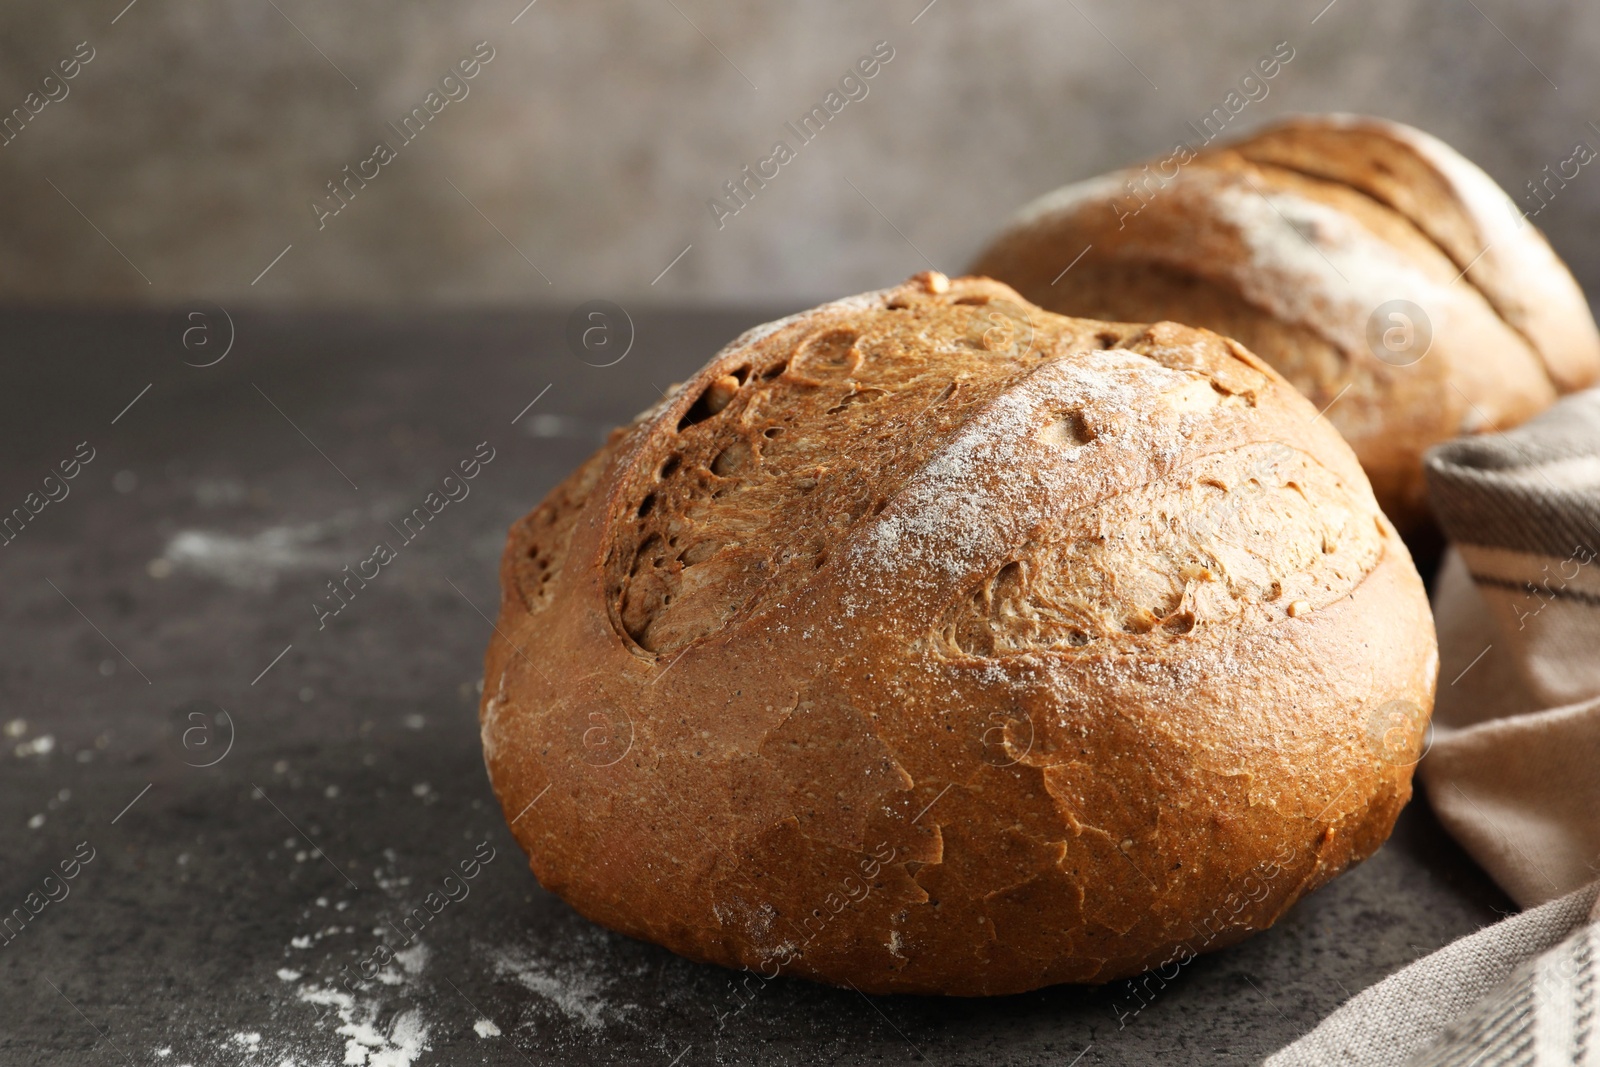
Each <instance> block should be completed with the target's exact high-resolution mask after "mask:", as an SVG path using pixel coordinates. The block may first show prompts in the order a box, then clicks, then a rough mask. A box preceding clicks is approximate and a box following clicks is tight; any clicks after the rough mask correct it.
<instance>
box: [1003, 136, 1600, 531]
mask: <svg viewBox="0 0 1600 1067" xmlns="http://www.w3.org/2000/svg"><path fill="white" fill-rule="evenodd" d="M1173 172H1175V173H1173ZM1129 183H1132V184H1131V185H1130V184H1129ZM1135 188H1137V189H1138V191H1137V192H1136V191H1134V190H1135ZM1141 202H1143V206H1142V207H1141ZM1086 246H1087V247H1088V250H1087V251H1085V252H1084V253H1083V258H1082V259H1081V260H1080V261H1076V262H1075V264H1074V265H1073V267H1072V269H1071V271H1070V272H1069V273H1067V274H1066V275H1065V276H1063V275H1062V268H1063V267H1064V266H1066V265H1067V263H1068V262H1069V261H1072V260H1073V257H1074V256H1076V255H1078V253H1079V251H1080V250H1083V249H1085V247H1086ZM973 271H974V272H975V273H980V274H987V275H990V276H992V277H995V278H998V279H1000V280H1001V281H1004V282H1006V283H1008V284H1010V285H1013V286H1015V287H1016V288H1017V290H1018V291H1019V292H1020V293H1022V294H1023V295H1024V296H1025V297H1027V298H1028V299H1030V300H1034V301H1037V302H1038V303H1040V304H1041V305H1042V306H1044V307H1047V308H1050V309H1051V310H1053V311H1058V312H1061V313H1063V314H1069V315H1087V316H1093V317H1097V318H1112V319H1122V320H1135V321H1149V320H1152V319H1162V318H1165V319H1173V320H1176V321H1180V322H1185V323H1189V324H1191V325H1195V326H1203V327H1206V328H1208V329H1213V330H1216V331H1218V332H1219V333H1222V334H1225V335H1227V336H1229V337H1233V338H1235V339H1237V340H1239V341H1240V342H1242V343H1243V344H1245V345H1246V346H1247V347H1249V348H1250V349H1251V350H1252V351H1254V352H1256V353H1257V354H1259V355H1260V356H1261V357H1262V358H1263V359H1265V360H1266V361H1267V362H1268V363H1270V364H1272V366H1273V367H1275V368H1276V369H1277V370H1278V371H1279V372H1281V373H1282V374H1283V375H1284V376H1285V377H1286V378H1288V379H1289V381H1291V382H1292V383H1293V384H1294V385H1295V386H1296V388H1298V389H1300V390H1301V391H1302V392H1303V393H1305V395H1306V396H1308V397H1309V398H1310V399H1311V401H1312V403H1314V404H1315V405H1316V406H1317V408H1318V409H1319V410H1321V409H1326V410H1327V416H1326V417H1327V418H1328V419H1329V420H1331V421H1332V422H1333V424H1334V425H1335V426H1336V427H1337V428H1338V429H1339V430H1340V432H1341V433H1343V434H1344V436H1345V438H1346V439H1347V440H1348V441H1349V442H1350V444H1351V446H1352V447H1353V448H1354V449H1355V452H1356V455H1357V456H1358V457H1359V458H1360V460H1361V463H1362V465H1363V467H1364V468H1365V469H1366V472H1367V475H1368V477H1369V478H1370V479H1371V482H1372V485H1373V488H1374V490H1375V492H1376V494H1377V497H1378V500H1379V503H1380V504H1381V505H1382V506H1383V509H1384V511H1385V512H1386V513H1387V514H1388V515H1389V516H1390V518H1392V519H1393V520H1394V521H1395V523H1396V524H1397V525H1399V526H1400V528H1401V529H1402V530H1403V531H1407V532H1411V531H1416V530H1420V528H1422V527H1423V526H1424V525H1425V524H1426V522H1427V517H1426V500H1425V498H1424V490H1423V483H1422V465H1421V457H1422V453H1423V452H1424V451H1425V450H1426V449H1427V448H1428V447H1429V446H1431V445H1433V444H1435V443H1437V442H1439V441H1441V440H1445V439H1447V438H1450V437H1453V436H1455V435H1457V434H1459V433H1463V432H1481V431H1486V430H1498V429H1506V428H1508V427H1510V426H1514V425H1517V424H1518V423H1520V422H1522V421H1524V420H1526V419H1528V418H1530V417H1531V416H1533V415H1534V414H1537V413H1538V412H1539V411H1541V410H1543V409H1544V408H1546V407H1548V406H1549V405H1550V404H1551V403H1552V402H1553V401H1554V399H1555V397H1556V395H1557V394H1558V393H1560V392H1569V391H1572V390H1576V389H1580V388H1584V387H1586V386H1587V385H1589V384H1592V383H1593V382H1594V381H1596V380H1597V379H1600V334H1597V333H1596V330H1595V324H1594V320H1593V318H1592V317H1591V315H1590V313H1589V309H1588V306H1587V304H1586V303H1585V301H1584V298H1583V294H1582V292H1581V291H1580V290H1579V289H1578V286H1577V283H1576V282H1575V281H1574V280H1573V278H1572V276H1571V274H1570V273H1569V272H1568V271H1567V269H1566V267H1565V266H1564V265H1563V264H1562V263H1561V261H1560V260H1559V259H1558V258H1557V257H1556V255H1555V253H1554V252H1552V251H1551V249H1550V247H1549V245H1548V244H1547V243H1546V242H1545V240H1544V238H1543V236H1542V235H1540V234H1539V232H1538V230H1537V229H1535V228H1534V227H1533V226H1532V225H1531V224H1529V223H1527V222H1526V220H1523V219H1520V218H1518V216H1517V213H1516V209H1515V207H1514V206H1513V205H1512V204H1511V201H1510V200H1509V198H1507V197H1506V195H1505V194H1504V193H1503V192H1502V191H1501V190H1500V189H1499V188H1498V187H1497V186H1496V185H1495V183H1494V181H1493V180H1492V179H1491V178H1489V176H1488V175H1486V174H1484V173H1483V172H1482V171H1481V170H1480V169H1478V168H1477V167H1476V166H1474V165H1473V164H1472V163H1471V162H1469V161H1468V160H1466V159H1465V158H1463V157H1462V156H1460V155H1459V154H1458V153H1456V152H1455V151H1453V150H1452V149H1450V148H1449V147H1448V146H1447V145H1445V144H1443V143H1442V142H1440V141H1438V140H1436V139H1434V138H1432V137H1429V136H1428V135H1426V134H1424V133H1422V132H1421V131H1418V130H1414V129H1412V128H1410V127H1407V126H1402V125H1400V124H1398V123H1392V122H1385V121H1383V120H1378V119H1368V118H1362V117H1359V116H1351V115H1308V116H1301V117H1297V118H1291V119H1289V120H1287V121H1284V122H1281V123H1278V124H1275V125H1273V126H1271V127H1268V128H1267V129H1265V130H1263V131H1260V132H1258V133H1256V134H1253V135H1251V136H1250V137H1248V138H1246V139H1244V140H1242V141H1239V142H1237V143H1234V144H1231V145H1227V146H1224V147H1218V148H1210V149H1207V150H1205V151H1203V152H1201V153H1200V154H1199V155H1198V156H1197V157H1194V158H1193V159H1192V161H1191V162H1189V163H1187V164H1186V165H1183V166H1182V167H1181V168H1177V167H1171V166H1167V167H1165V169H1163V167H1162V166H1158V165H1154V164H1152V166H1150V167H1147V168H1143V169H1142V170H1141V169H1140V168H1130V169H1129V170H1127V171H1122V172H1118V173H1116V174H1112V175H1107V176H1104V177H1101V178H1096V179H1091V180H1090V181H1087V182H1082V183H1079V184H1078V185H1076V186H1069V187H1067V188H1066V189H1063V190H1059V191H1057V192H1056V193H1053V194H1050V195H1049V196H1047V197H1044V198H1042V199H1041V200H1040V201H1038V202H1036V203H1035V204H1034V205H1032V206H1030V207H1029V208H1025V209H1024V210H1023V211H1022V213H1021V214H1019V216H1018V218H1017V219H1016V220H1015V221H1014V222H1013V224H1012V225H1011V226H1010V227H1008V229H1007V230H1006V232H1005V233H1003V234H1002V235H1001V236H1000V237H999V238H997V239H996V241H995V242H994V243H993V244H992V245H991V246H990V247H989V248H988V249H987V250H986V251H985V252H983V253H982V254H981V255H980V256H979V258H978V260H977V262H976V263H975V264H974V265H973ZM1395 299H1406V300H1410V301H1412V302H1414V303H1415V304H1417V305H1419V306H1420V307H1422V308H1423V310H1424V313H1425V314H1426V315H1427V316H1428V319H1429V320H1430V323H1431V328H1432V332H1433V337H1432V345H1431V347H1430V348H1429V349H1428V351H1427V353H1426V354H1425V355H1423V356H1422V357H1421V358H1420V359H1419V360H1417V361H1416V362H1414V363H1409V364H1407V365H1393V363H1395V362H1404V359H1403V358H1402V359H1401V360H1396V361H1391V362H1385V361H1384V360H1382V359H1379V358H1378V357H1377V356H1376V355H1375V354H1374V349H1373V347H1372V342H1371V341H1370V340H1369V337H1368V333H1369V318H1370V317H1371V316H1372V314H1373V312H1374V311H1375V310H1376V309H1377V308H1378V307H1379V306H1380V305H1382V304H1384V303H1386V302H1388V301H1391V300H1395ZM1380 328H1381V327H1380Z"/></svg>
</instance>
